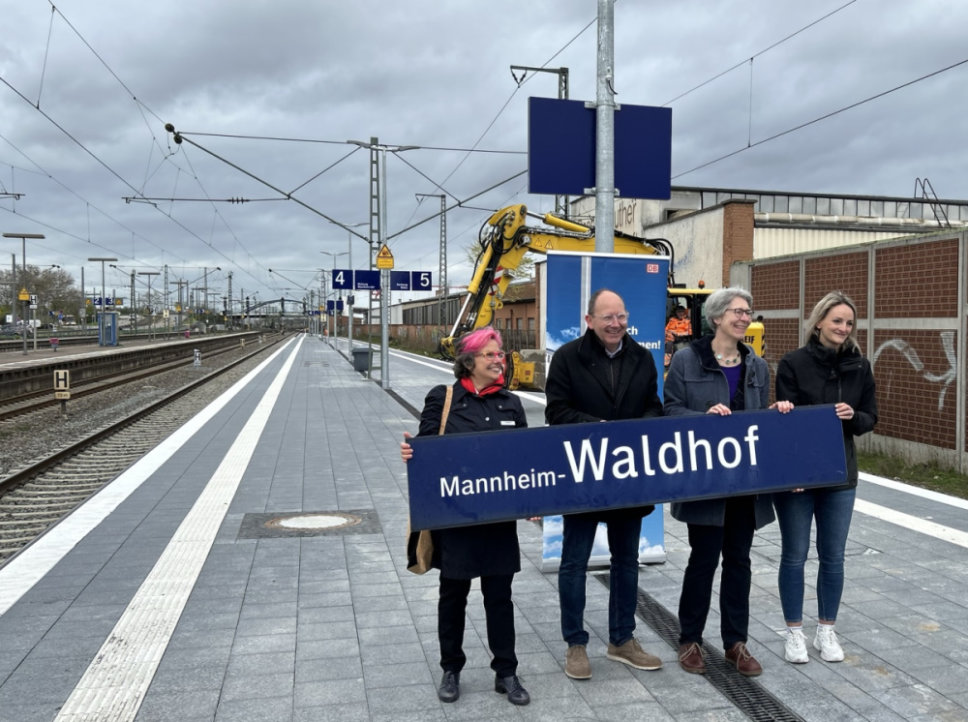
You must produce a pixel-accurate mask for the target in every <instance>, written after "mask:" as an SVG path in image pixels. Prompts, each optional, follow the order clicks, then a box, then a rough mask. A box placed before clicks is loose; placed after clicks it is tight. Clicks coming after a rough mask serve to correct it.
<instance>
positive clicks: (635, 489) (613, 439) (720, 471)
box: [407, 405, 847, 529]
mask: <svg viewBox="0 0 968 722" xmlns="http://www.w3.org/2000/svg"><path fill="white" fill-rule="evenodd" d="M412 444H413V458H412V459H411V460H410V461H409V462H408V463H407V474H408V478H409V487H410V521H411V524H412V527H413V528H414V529H438V528H442V527H451V526H463V525H468V524H480V523H482V522H492V521H500V520H506V519H521V518H526V517H531V516H547V515H550V514H568V513H573V512H579V511H589V510H593V509H618V508H625V507H633V506H641V505H645V504H655V503H659V502H667V501H675V500H680V501H683V500H693V499H709V498H715V497H723V496H737V495H744V494H764V493H770V492H774V491H784V490H788V489H794V488H799V487H804V488H807V487H816V486H829V485H832V484H838V483H842V482H844V480H845V479H846V478H847V462H846V460H845V458H844V439H843V430H842V426H841V422H840V420H839V419H838V418H837V415H836V414H835V413H834V412H833V405H825V406H803V407H798V408H796V409H794V410H793V411H791V412H790V413H788V414H781V413H780V412H778V411H775V410H766V411H739V412H734V413H733V414H732V415H730V416H718V415H710V414H700V413H697V414H695V415H692V416H671V417H662V418H653V419H630V420H626V421H609V422H606V423H597V424H594V423H593V424H566V425H563V426H547V427H543V428H531V429H519V430H515V431H510V430H509V431H493V432H486V433H477V434H448V435H444V436H425V437H420V438H416V439H414V440H413V441H412ZM496 450H499V453H496Z"/></svg>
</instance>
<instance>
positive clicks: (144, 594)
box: [55, 338, 302, 722]
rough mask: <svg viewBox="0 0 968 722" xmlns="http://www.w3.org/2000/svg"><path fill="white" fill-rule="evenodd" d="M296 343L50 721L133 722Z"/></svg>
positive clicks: (270, 408) (253, 445)
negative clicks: (168, 541)
mask: <svg viewBox="0 0 968 722" xmlns="http://www.w3.org/2000/svg"><path fill="white" fill-rule="evenodd" d="M301 345H302V339H301V338H300V340H299V342H297V343H296V345H295V348H294V349H293V350H292V352H291V353H290V354H289V357H288V358H287V359H286V361H285V363H284V364H283V366H282V368H281V369H280V370H279V373H278V374H276V377H275V378H274V379H273V381H272V383H271V384H270V385H269V388H268V389H267V390H266V393H265V395H264V396H263V397H262V399H261V400H260V401H259V404H258V406H257V407H256V408H255V410H254V411H253V412H252V415H251V416H250V417H249V419H248V421H246V423H245V426H244V427H243V428H242V431H241V432H240V433H239V435H238V436H237V437H236V439H235V441H234V442H233V444H232V447H231V448H230V449H229V450H228V452H227V453H226V454H225V457H224V458H223V459H222V462H221V463H220V464H219V466H218V468H217V469H216V470H215V473H214V474H213V475H212V478H211V479H210V480H209V482H208V484H207V485H206V486H205V489H204V490H203V491H202V493H201V495H200V496H199V497H198V500H197V501H196V502H195V504H194V505H193V506H192V509H191V511H189V512H188V514H187V515H186V517H185V519H184V520H183V521H182V523H181V525H180V526H179V527H178V530H177V531H176V532H175V534H174V536H173V537H172V540H171V542H170V543H169V544H168V546H167V547H166V548H165V551H164V552H162V554H161V556H160V557H159V559H158V561H157V563H156V564H155V566H154V568H153V569H152V570H151V572H149V574H148V577H147V578H146V579H145V581H144V583H143V584H142V585H141V587H140V588H139V589H138V591H137V592H136V593H135V595H134V597H133V598H132V600H131V603H130V604H129V605H128V607H127V609H125V611H124V613H123V614H122V615H121V618H120V619H119V620H118V623H117V624H116V625H115V626H114V629H113V630H112V631H111V634H110V635H109V636H108V638H107V639H106V640H105V642H104V644H103V645H102V646H101V649H100V651H99V652H98V653H97V655H96V656H95V658H94V661H93V662H91V664H90V666H89V667H88V668H87V671H86V672H85V673H84V676H83V677H82V678H81V680H80V682H78V684H77V686H76V687H75V688H74V691H73V692H72V693H71V696H70V697H69V698H68V699H67V702H65V703H64V706H63V707H62V708H61V710H60V713H59V714H58V715H57V717H56V718H55V720H63V721H64V722H67V721H68V720H75V721H78V722H80V721H81V720H91V719H97V720H98V721H99V722H120V721H121V720H133V719H134V718H135V715H136V714H137V712H138V708H139V707H140V706H141V701H142V700H143V699H144V695H145V692H147V690H148V685H149V684H151V680H152V678H153V677H154V674H155V670H156V669H157V668H158V664H159V663H160V662H161V658H162V655H163V654H164V653H165V649H166V648H167V647H168V642H169V640H170V639H171V635H172V632H174V630H175V625H176V624H177V623H178V619H179V618H180V616H181V613H182V610H183V609H184V607H185V602H187V601H188V595H189V594H190V593H191V591H192V588H193V587H194V585H195V581H196V580H197V578H198V575H199V573H200V572H201V569H202V565H203V564H204V563H205V559H206V558H207V557H208V553H209V550H210V549H211V547H212V544H213V542H214V541H215V535H216V534H217V533H218V529H219V526H220V525H221V523H222V520H223V518H224V517H225V513H226V512H227V511H228V508H229V504H231V502H232V498H233V497H234V496H235V492H236V490H237V489H238V485H239V482H240V481H241V479H242V474H243V473H244V472H245V469H246V467H247V466H248V464H249V460H250V459H251V457H252V454H253V452H254V451H255V448H256V445H257V443H258V441H259V437H260V436H261V434H262V431H263V429H264V428H265V426H266V424H267V423H268V421H269V414H270V413H271V412H272V408H273V406H275V403H276V400H277V399H278V398H279V393H280V391H281V390H282V387H283V384H284V383H285V380H286V377H287V376H288V375H289V372H290V370H291V369H292V366H293V362H294V360H295V358H296V354H297V352H298V350H299V347H300V346H301Z"/></svg>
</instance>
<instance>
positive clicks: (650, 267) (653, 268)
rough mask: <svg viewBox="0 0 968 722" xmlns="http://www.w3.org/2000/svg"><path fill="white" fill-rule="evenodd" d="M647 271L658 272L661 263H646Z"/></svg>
mask: <svg viewBox="0 0 968 722" xmlns="http://www.w3.org/2000/svg"><path fill="white" fill-rule="evenodd" d="M645 272H646V273H658V272H659V264H658V263H646V264H645Z"/></svg>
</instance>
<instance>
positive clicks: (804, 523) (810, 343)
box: [773, 292, 877, 664]
mask: <svg viewBox="0 0 968 722" xmlns="http://www.w3.org/2000/svg"><path fill="white" fill-rule="evenodd" d="M856 317H857V309H856V307H855V306H854V302H853V301H851V300H850V298H848V297H847V296H845V295H844V294H843V293H840V292H833V293H828V294H827V295H826V296H824V297H823V298H822V299H820V302H819V303H818V304H817V305H816V306H815V307H814V309H813V312H812V313H811V314H810V318H809V319H808V320H807V324H806V342H805V343H804V345H803V346H802V347H800V348H798V349H797V350H796V351H791V352H790V353H788V354H787V355H786V356H784V357H783V358H782V359H781V360H780V365H779V367H778V369H777V374H776V398H777V400H781V399H782V400H786V401H792V402H793V403H794V404H795V405H797V406H805V405H810V404H834V408H833V413H836V414H837V418H838V419H840V421H841V425H842V426H843V433H844V451H845V453H846V459H847V483H846V484H844V485H841V486H832V487H822V488H818V489H806V490H803V489H800V490H795V491H792V492H784V493H780V494H776V495H775V496H774V498H773V503H774V506H775V508H776V516H777V520H778V521H779V524H780V534H781V537H782V545H783V550H782V554H781V557H780V572H779V586H780V603H781V605H782V607H783V617H784V619H785V620H786V624H787V638H786V645H785V649H784V656H785V657H786V660H787V661H788V662H793V663H794V664H803V663H805V662H807V661H809V659H810V657H809V655H808V653H807V642H806V637H805V636H804V634H803V592H804V580H803V576H804V575H803V566H804V563H805V562H806V560H807V552H808V551H809V548H810V527H811V525H812V522H813V520H814V519H816V521H817V556H818V558H819V561H820V568H819V571H818V572H817V622H818V624H817V632H816V635H815V636H814V640H813V646H814V648H815V649H816V650H817V651H819V652H820V658H821V659H823V660H824V661H825V662H840V661H842V660H843V658H844V651H843V649H842V648H841V646H840V642H839V641H838V639H837V633H836V632H835V631H834V622H835V621H836V620H837V611H838V609H839V607H840V598H841V595H842V593H843V588H844V550H845V548H846V545H847V532H848V530H849V529H850V519H851V515H852V513H853V509H854V496H855V492H856V487H857V454H856V452H855V450H854V437H855V436H859V435H861V434H866V433H867V432H868V431H870V430H872V429H873V428H874V424H876V423H877V402H876V400H875V397H874V391H875V389H874V374H873V371H872V370H871V365H870V363H869V362H868V361H867V359H865V358H864V357H863V356H862V355H861V353H860V349H859V348H858V346H857V342H856V340H855V339H854V331H855V319H856Z"/></svg>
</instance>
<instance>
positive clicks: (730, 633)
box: [679, 496, 756, 649]
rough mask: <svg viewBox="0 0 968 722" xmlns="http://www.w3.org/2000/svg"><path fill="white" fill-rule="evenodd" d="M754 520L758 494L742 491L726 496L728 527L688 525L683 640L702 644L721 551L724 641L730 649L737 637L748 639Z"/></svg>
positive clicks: (681, 608)
mask: <svg viewBox="0 0 968 722" xmlns="http://www.w3.org/2000/svg"><path fill="white" fill-rule="evenodd" d="M755 519H756V517H755V514H754V509H753V497H749V496H745V497H744V496H740V497H733V498H730V499H728V500H727V501H726V517H725V523H724V525H723V526H706V525H704V524H689V525H688V527H689V547H690V550H691V551H690V553H689V563H688V564H687V566H686V572H685V574H684V575H683V578H682V594H681V595H680V597H679V626H680V629H681V631H680V634H679V644H688V643H690V642H697V643H699V644H702V632H703V629H705V627H706V617H707V615H708V614H709V604H710V601H711V600H712V593H713V579H714V577H715V576H716V568H717V567H718V566H719V559H720V556H722V559H723V571H722V575H721V576H720V581H719V614H720V631H721V633H722V637H723V646H724V648H725V649H729V648H730V647H732V646H733V645H734V644H735V643H736V642H746V639H747V636H748V633H749V621H750V584H751V581H752V573H751V571H750V549H751V548H752V546H753V532H754V531H755V528H756V522H755Z"/></svg>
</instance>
